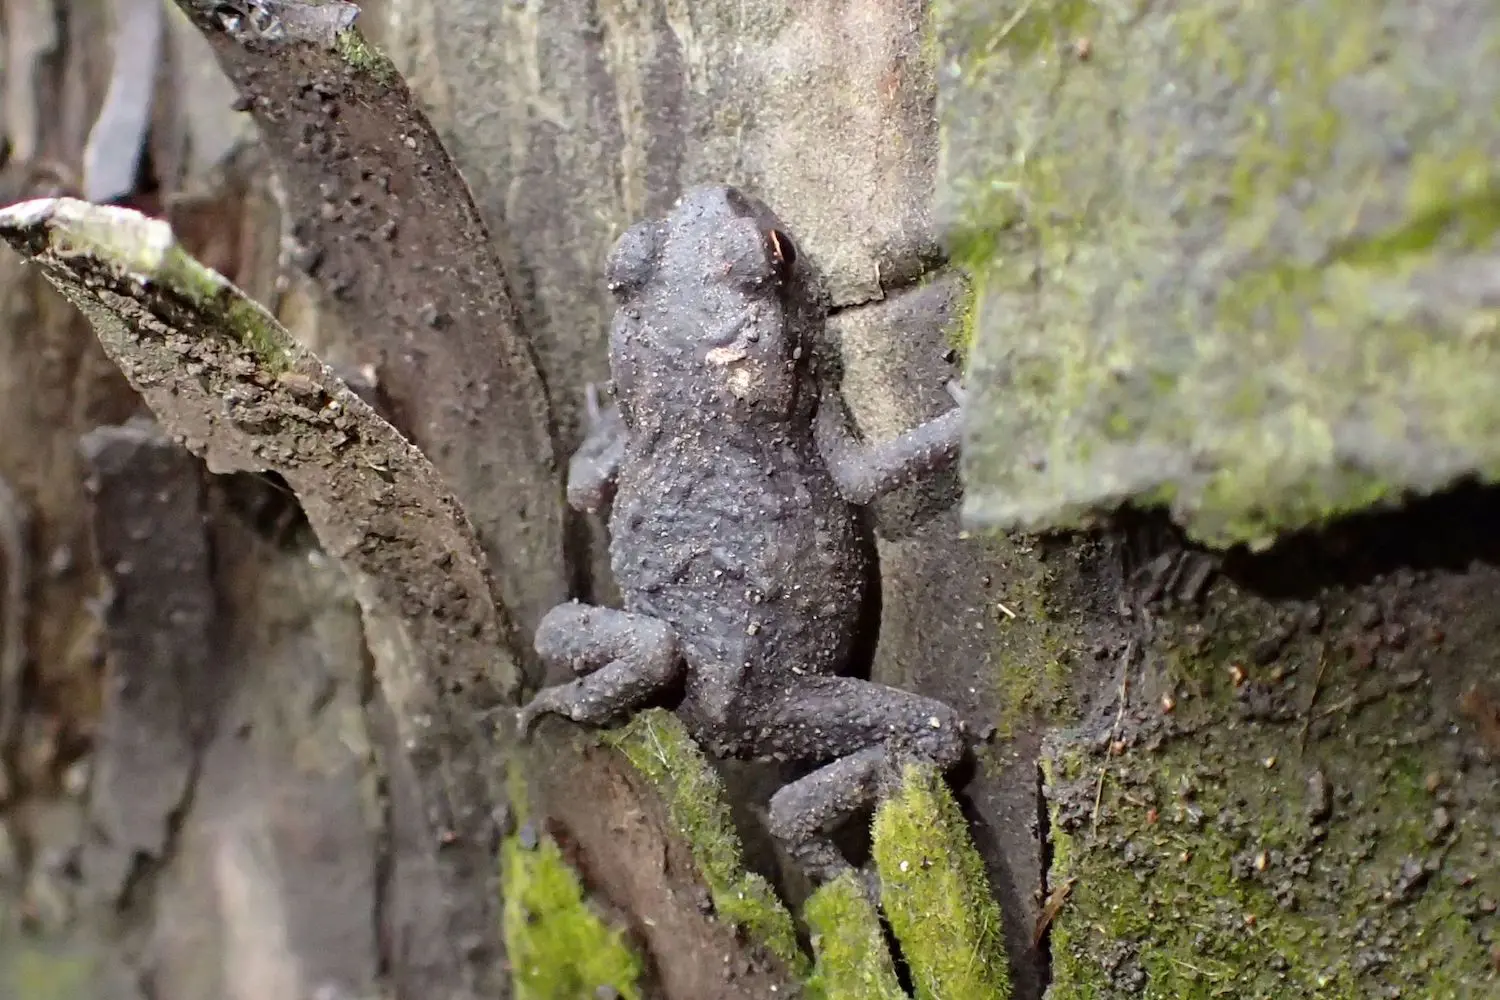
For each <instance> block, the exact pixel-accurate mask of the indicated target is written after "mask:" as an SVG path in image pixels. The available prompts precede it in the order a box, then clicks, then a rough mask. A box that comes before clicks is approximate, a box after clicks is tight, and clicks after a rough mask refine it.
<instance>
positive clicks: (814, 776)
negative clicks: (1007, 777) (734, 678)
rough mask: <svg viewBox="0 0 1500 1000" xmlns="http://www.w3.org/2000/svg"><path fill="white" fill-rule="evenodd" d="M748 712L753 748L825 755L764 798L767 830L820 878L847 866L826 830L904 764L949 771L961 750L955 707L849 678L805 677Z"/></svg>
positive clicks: (873, 796) (870, 798)
mask: <svg viewBox="0 0 1500 1000" xmlns="http://www.w3.org/2000/svg"><path fill="white" fill-rule="evenodd" d="M755 721H756V723H757V725H756V727H755V730H756V731H757V732H758V733H761V734H764V735H763V736H762V737H761V739H760V740H759V741H758V746H757V747H756V749H757V751H758V752H760V753H764V754H776V755H785V756H788V757H796V758H801V759H804V760H812V761H831V763H825V764H824V765H823V766H822V767H820V768H818V770H816V771H813V772H812V773H811V774H809V775H807V776H806V777H804V778H801V779H799V780H797V781H794V782H792V783H791V784H789V785H787V786H786V787H784V788H782V789H781V790H780V791H778V792H777V793H776V794H775V795H773V796H772V797H771V807H770V828H771V833H772V834H773V835H774V836H775V837H776V838H777V839H778V840H780V841H781V843H782V844H783V845H784V846H785V847H786V849H787V852H788V853H789V854H790V855H791V856H792V859H793V860H794V861H796V862H797V863H798V864H799V865H800V866H801V867H802V869H803V871H805V872H806V873H807V874H808V875H809V876H810V877H811V878H812V879H814V881H818V882H825V881H828V880H829V879H832V878H834V877H835V876H837V875H839V874H840V873H842V872H844V871H847V870H849V869H850V868H851V867H852V866H851V865H850V864H849V861H848V859H847V858H845V857H844V855H843V853H842V852H840V851H839V849H838V847H837V846H835V845H834V843H833V841H832V839H830V834H832V833H833V831H834V830H836V829H837V828H838V827H839V826H840V825H842V824H843V823H844V822H845V821H846V820H848V819H849V818H850V817H851V816H853V815H855V814H856V813H858V812H859V811H860V810H862V809H864V808H866V807H868V806H870V805H872V804H874V803H875V802H876V800H877V799H879V798H880V797H881V796H882V795H883V794H884V792H885V789H886V787H888V785H889V784H890V783H891V782H892V781H893V780H894V779H896V778H898V777H899V775H900V770H901V765H903V764H905V763H908V762H924V763H928V764H932V765H933V766H935V767H937V768H938V769H939V770H943V771H946V770H948V769H949V768H951V767H953V765H955V764H957V763H958V762H959V760H960V759H961V758H962V757H963V755H964V749H965V743H964V738H963V734H962V733H961V732H960V730H959V720H958V713H957V712H955V711H954V710H953V709H952V708H950V707H948V706H947V705H945V704H944V703H942V702H940V701H936V700H934V699H932V698H923V697H921V696H920V695H915V694H911V693H909V692H906V691H901V690H898V689H896V688H891V687H886V686H885V685H883V684H872V683H870V682H868V681H861V680H856V679H854V678H850V677H817V678H804V680H803V683H802V684H800V685H799V686H798V687H796V688H794V689H792V690H791V691H789V692H787V693H786V694H785V695H784V696H782V697H781V698H780V699H779V700H777V701H775V702H772V703H771V704H770V705H768V706H766V709H765V710H764V712H763V713H758V714H757V718H756V720H755Z"/></svg>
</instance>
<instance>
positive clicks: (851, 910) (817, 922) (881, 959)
mask: <svg viewBox="0 0 1500 1000" xmlns="http://www.w3.org/2000/svg"><path fill="white" fill-rule="evenodd" d="M803 916H804V918H805V919H806V920H807V926H808V930H809V931H811V932H812V945H813V953H814V954H815V955H816V956H817V961H816V963H815V964H814V966H813V973H812V977H811V978H810V979H809V980H808V983H807V986H808V992H809V994H810V995H811V996H813V997H817V998H820V1000H907V996H906V993H905V992H904V991H903V990H902V989H901V984H900V982H898V981H897V979H896V968H895V965H894V964H893V963H892V962H891V955H890V951H889V949H888V948H887V947H886V942H885V934H884V932H883V931H882V930H881V927H880V915H879V914H878V913H876V911H875V907H874V905H873V904H871V902H870V899H869V897H868V896H866V895H865V890H864V886H863V885H862V884H861V883H860V881H859V878H858V876H856V875H854V874H853V873H849V874H846V875H842V876H840V877H839V878H838V879H835V880H834V881H832V882H829V883H828V884H827V885H825V886H823V887H822V888H820V889H818V891H817V892H815V893H813V894H812V896H811V897H810V898H809V899H808V901H807V905H806V907H805V908H804V910H803Z"/></svg>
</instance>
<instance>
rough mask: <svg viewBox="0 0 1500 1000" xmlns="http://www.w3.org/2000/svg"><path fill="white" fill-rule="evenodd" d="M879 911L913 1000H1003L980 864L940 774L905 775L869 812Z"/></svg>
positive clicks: (998, 934) (999, 957) (1000, 954)
mask: <svg viewBox="0 0 1500 1000" xmlns="http://www.w3.org/2000/svg"><path fill="white" fill-rule="evenodd" d="M874 857H875V864H876V867H877V869H878V870H879V872H880V881H881V905H882V907H883V908H884V909H885V912H886V916H887V917H888V918H889V919H890V922H891V928H892V930H893V931H894V932H895V934H896V937H897V939H898V940H899V941H900V942H901V951H902V954H903V955H904V956H905V958H906V961H907V964H908V966H909V967H910V968H911V973H912V981H913V983H914V985H915V987H916V996H917V1000H939V998H941V1000H1004V998H1006V997H1008V996H1010V978H1009V972H1008V967H1007V964H1006V961H1007V960H1006V955H1005V950H1004V947H1003V943H1002V941H1003V939H1002V927H1001V924H1000V910H999V907H998V906H996V905H995V901H994V898H993V897H992V896H991V895H990V891H989V883H988V880H987V879H986V877H985V872H984V862H983V860H982V859H981V858H980V857H979V852H978V851H977V850H975V848H974V845H973V842H972V841H971V840H970V838H969V831H968V826H967V824H966V823H965V822H964V819H963V816H962V814H961V813H960V812H959V809H958V803H957V802H956V801H955V800H954V798H953V795H952V793H951V792H950V791H949V790H948V787H947V785H946V784H945V783H944V781H943V778H942V776H941V775H939V774H937V773H936V772H935V771H933V770H932V769H930V768H924V767H916V766H911V767H908V768H907V769H906V772H905V774H904V776H903V782H902V787H901V790H900V792H899V793H898V794H897V795H895V796H893V797H892V798H890V799H888V800H887V801H886V802H884V803H882V804H881V806H880V808H879V809H878V810H876V813H875V828H874Z"/></svg>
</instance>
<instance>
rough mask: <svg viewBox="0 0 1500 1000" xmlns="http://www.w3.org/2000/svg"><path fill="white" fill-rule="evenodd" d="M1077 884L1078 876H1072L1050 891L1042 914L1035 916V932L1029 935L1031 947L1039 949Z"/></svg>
mask: <svg viewBox="0 0 1500 1000" xmlns="http://www.w3.org/2000/svg"><path fill="white" fill-rule="evenodd" d="M1077 884H1078V876H1076V875H1072V876H1069V877H1068V878H1067V879H1065V880H1064V881H1063V884H1062V885H1060V886H1058V887H1057V888H1056V889H1054V890H1052V894H1051V895H1050V896H1048V897H1047V902H1046V903H1045V904H1044V905H1043V906H1042V912H1041V913H1039V914H1037V918H1036V930H1035V931H1034V932H1033V933H1032V935H1031V946H1032V947H1033V948H1039V947H1041V944H1042V938H1044V937H1046V936H1047V929H1048V928H1049V927H1051V926H1052V921H1054V920H1056V919H1057V915H1058V914H1059V913H1061V912H1062V908H1063V904H1064V903H1066V902H1067V901H1068V896H1070V895H1072V893H1073V886H1075V885H1077Z"/></svg>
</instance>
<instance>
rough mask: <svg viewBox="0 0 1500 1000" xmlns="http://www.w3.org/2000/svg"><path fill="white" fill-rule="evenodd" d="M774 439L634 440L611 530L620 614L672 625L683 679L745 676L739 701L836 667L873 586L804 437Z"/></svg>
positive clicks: (694, 435)
mask: <svg viewBox="0 0 1500 1000" xmlns="http://www.w3.org/2000/svg"><path fill="white" fill-rule="evenodd" d="M779 430H780V431H781V433H776V434H768V433H766V432H765V431H766V429H765V428H754V427H740V428H726V427H725V426H724V424H722V423H718V422H715V421H711V420H709V421H704V422H703V424H702V426H700V427H694V421H692V420H691V419H689V420H686V421H680V422H678V424H677V426H676V427H675V428H674V431H673V432H672V433H667V432H665V431H662V430H658V431H656V432H652V431H650V430H649V429H646V428H641V429H640V432H638V433H637V434H636V435H635V436H634V439H633V441H632V443H631V447H630V450H629V453H628V454H627V456H626V459H625V462H624V465H623V467H622V468H621V471H620V480H619V492H618V494H617V496H616V499H615V506H614V511H613V514H612V517H611V520H610V533H611V536H612V540H611V547H610V551H611V558H612V563H613V569H614V574H615V579H616V580H617V581H618V583H619V585H620V588H621V590H622V592H623V596H624V600H625V606H626V608H627V609H628V610H630V611H635V612H639V613H642V614H648V615H651V616H653V617H655V618H659V619H661V620H662V621H665V622H667V623H668V624H670V625H671V626H672V627H673V629H674V631H675V632H676V633H677V636H678V641H679V642H680V644H681V648H682V650H683V655H684V657H685V659H686V660H687V664H688V669H689V671H690V672H693V673H696V672H699V671H701V670H703V669H710V670H712V669H713V668H715V667H721V668H726V669H728V670H730V671H731V672H733V673H736V674H739V673H740V671H741V670H743V674H742V680H741V682H740V685H739V686H740V687H741V688H742V693H746V691H745V690H744V689H749V690H754V689H756V688H764V687H766V686H767V685H776V684H779V683H780V682H781V679H782V678H785V677H789V676H792V675H793V674H794V672H802V673H819V674H827V673H833V672H836V671H838V670H839V669H840V668H842V667H843V666H844V664H845V661H846V660H847V658H848V655H849V650H850V646H851V644H852V639H853V632H854V628H855V625H856V623H857V619H858V616H859V610H860V606H861V602H862V600H863V599H864V596H865V585H866V583H867V580H868V577H869V574H868V572H867V570H868V562H867V558H868V557H867V555H866V553H865V551H864V549H863V548H862V547H861V545H860V538H859V535H858V532H857V524H856V521H855V518H854V513H853V511H852V509H851V508H850V507H849V506H848V505H847V504H846V503H844V501H843V500H842V499H841V498H840V497H839V496H838V494H837V493H836V492H835V489H834V485H833V482H832V480H831V479H830V478H829V476H828V474H827V472H826V470H825V469H824V467H823V465H822V463H821V461H820V460H819V459H818V457H817V454H816V452H815V450H814V448H813V446H812V441H811V435H810V434H802V435H800V436H799V435H797V434H795V433H794V432H793V431H792V430H791V428H786V427H783V428H780V429H779ZM726 431H727V434H726ZM757 431H759V432H758V433H757ZM709 433H712V435H713V437H715V438H722V439H721V440H717V441H712V442H711V443H710V441H709V439H708V436H707V435H708V434H709ZM715 672H717V671H715ZM690 683H691V681H690Z"/></svg>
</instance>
